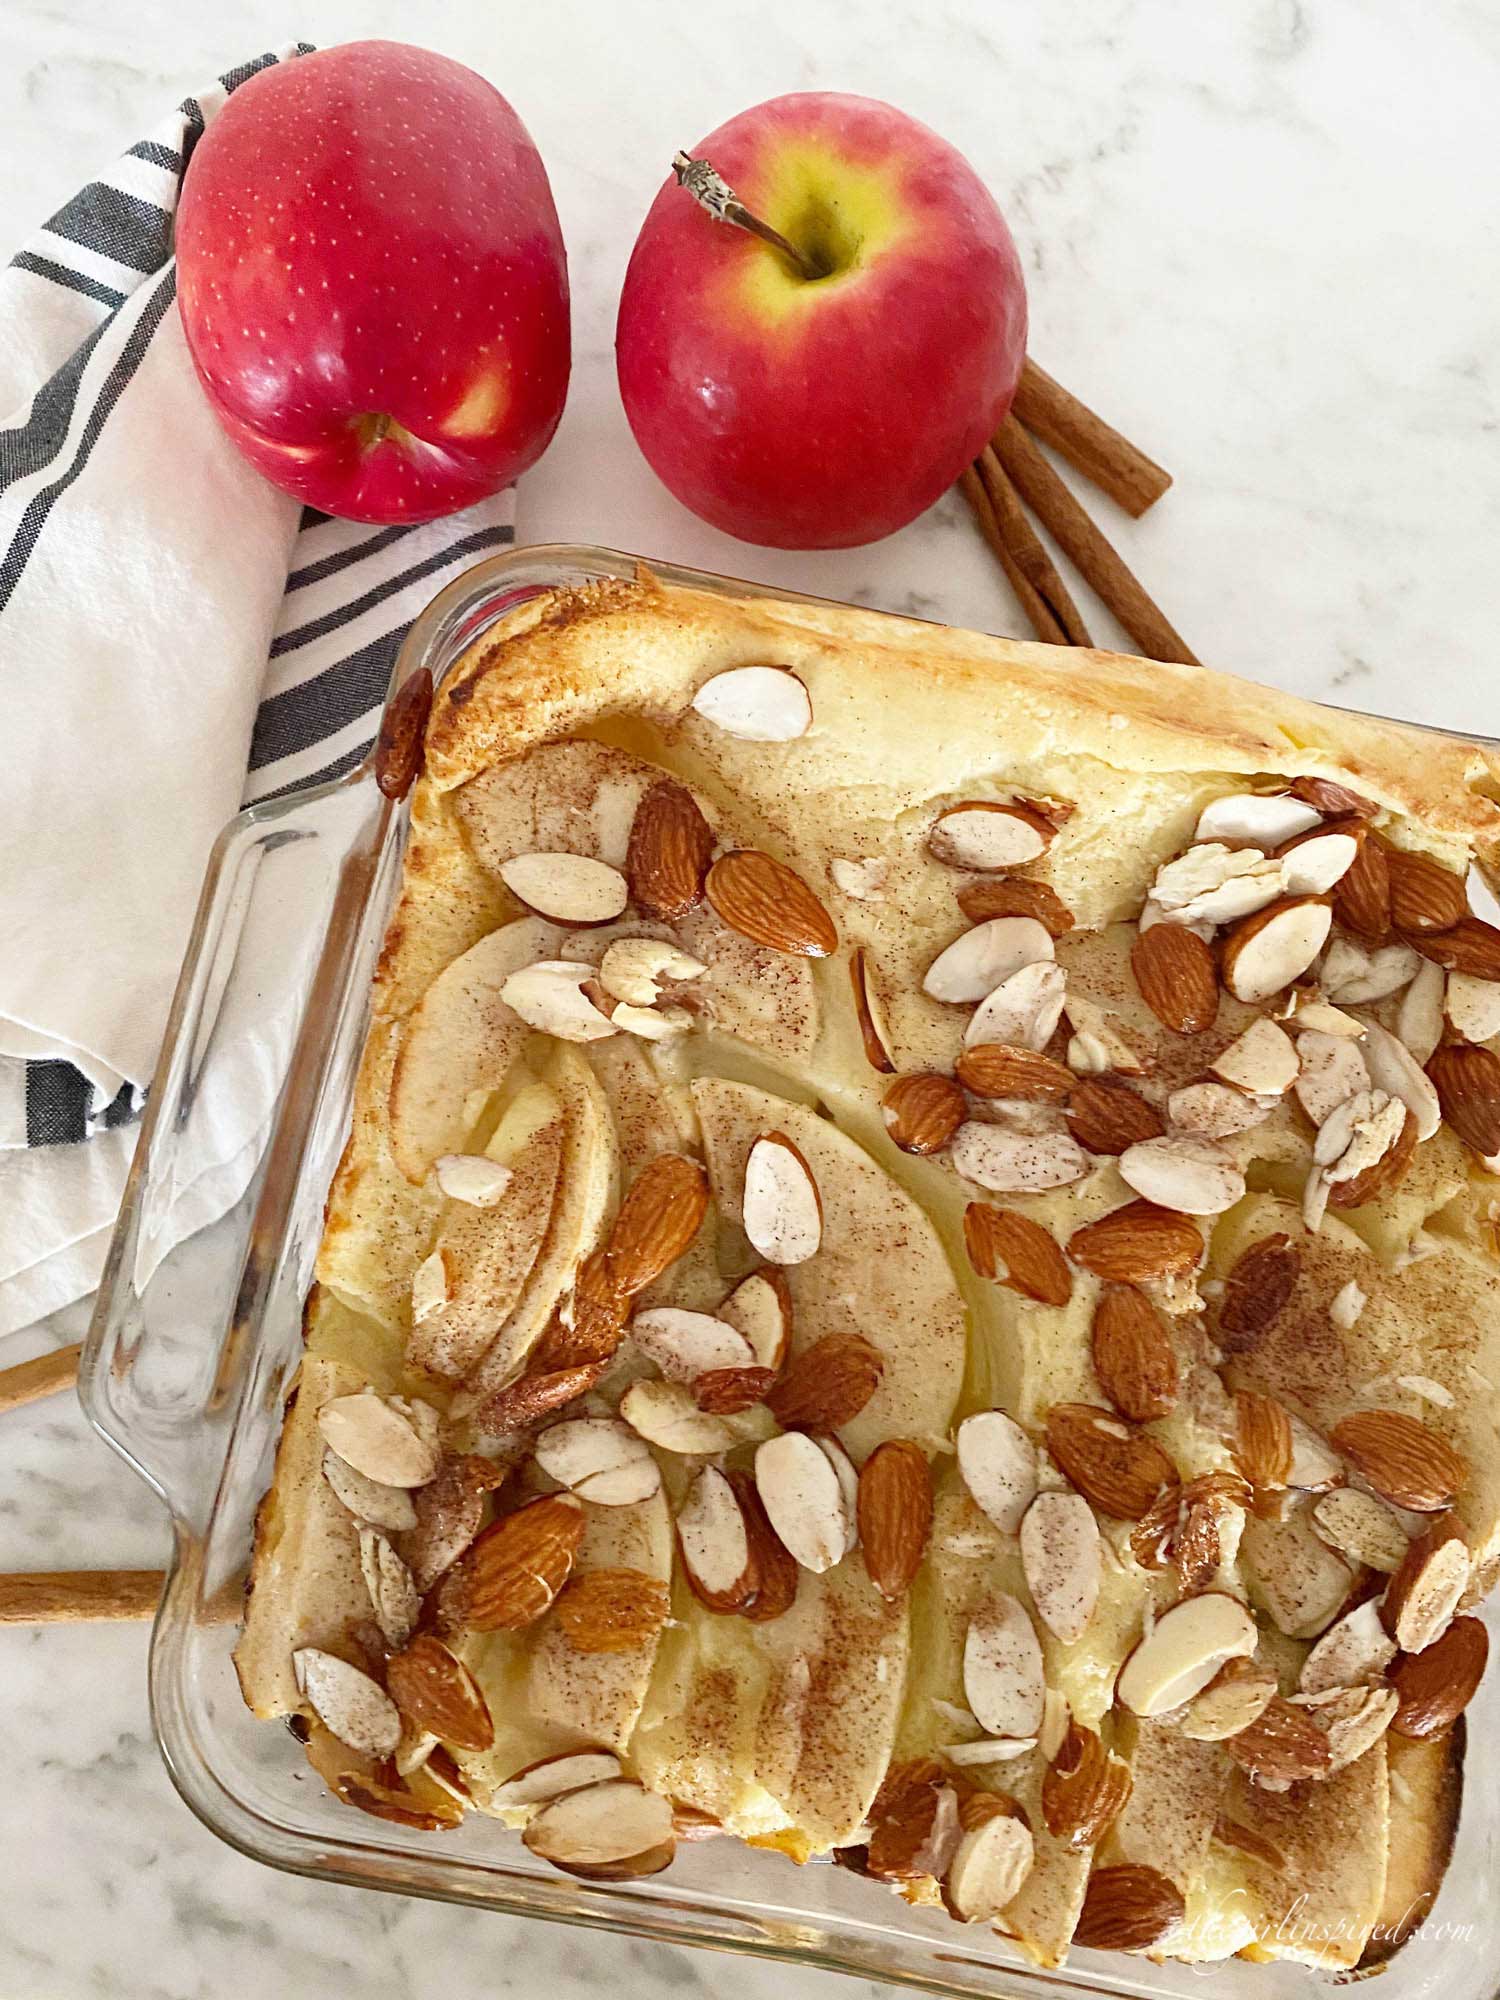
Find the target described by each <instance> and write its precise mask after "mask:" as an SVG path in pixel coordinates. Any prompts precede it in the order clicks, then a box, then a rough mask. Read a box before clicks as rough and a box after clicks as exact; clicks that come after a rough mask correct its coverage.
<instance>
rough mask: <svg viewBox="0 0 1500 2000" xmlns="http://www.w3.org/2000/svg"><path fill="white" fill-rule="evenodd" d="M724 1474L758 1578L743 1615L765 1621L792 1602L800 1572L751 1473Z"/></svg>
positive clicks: (761, 1622) (785, 1609)
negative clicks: (733, 1495) (732, 1489)
mask: <svg viewBox="0 0 1500 2000" xmlns="http://www.w3.org/2000/svg"><path fill="white" fill-rule="evenodd" d="M728 1477H729V1483H730V1485H731V1486H732V1487H733V1488H734V1493H735V1498H736V1499H737V1500H738V1501H739V1503H740V1512H741V1513H742V1514H743V1515H744V1517H745V1527H746V1529H747V1530H748V1532H749V1536H750V1552H751V1555H752V1557H753V1559H754V1562H755V1566H756V1570H757V1572H758V1574H759V1577H760V1582H759V1585H758V1586H757V1589H756V1592H755V1597H754V1599H753V1600H752V1602H751V1603H750V1604H748V1605H747V1606H746V1607H745V1614H744V1615H745V1616H746V1618H748V1619H749V1620H750V1622H751V1623H752V1624H754V1625H761V1624H767V1623H769V1622H770V1621H772V1620H774V1619H777V1618H780V1617H782V1616H783V1614H784V1613H786V1612H787V1611H789V1610H790V1609H791V1608H792V1606H793V1605H794V1604H795V1603H796V1601H797V1590H798V1583H799V1580H800V1578H801V1575H802V1571H801V1568H800V1566H799V1564H798V1562H797V1558H796V1557H795V1556H794V1555H793V1554H792V1553H791V1551H790V1550H789V1549H788V1548H787V1547H786V1545H785V1543H784V1542H783V1541H782V1540H781V1538H780V1536H779V1535H778V1534H777V1533H776V1530H775V1529H774V1528H773V1527H772V1526H771V1517H770V1516H769V1515H768V1514H767V1512H766V1510H765V1507H764V1505H763V1504H762V1501H761V1497H760V1492H759V1489H758V1488H757V1486H756V1484H755V1476H754V1474H753V1472H748V1471H741V1470H736V1471H732V1472H731V1473H730V1474H729V1475H728Z"/></svg>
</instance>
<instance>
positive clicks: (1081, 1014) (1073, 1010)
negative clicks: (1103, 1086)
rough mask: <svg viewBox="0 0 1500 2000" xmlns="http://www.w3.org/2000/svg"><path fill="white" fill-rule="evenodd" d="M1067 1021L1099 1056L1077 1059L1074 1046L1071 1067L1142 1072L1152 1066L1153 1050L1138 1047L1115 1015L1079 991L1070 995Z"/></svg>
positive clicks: (1126, 1073) (1078, 1036)
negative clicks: (1151, 1051)
mask: <svg viewBox="0 0 1500 2000" xmlns="http://www.w3.org/2000/svg"><path fill="white" fill-rule="evenodd" d="M1067 1008H1068V1022H1069V1025H1070V1026H1071V1027H1072V1028H1073V1030H1074V1040H1075V1041H1076V1040H1080V1039H1081V1040H1084V1041H1086V1042H1087V1043H1088V1044H1089V1046H1090V1049H1091V1051H1097V1060H1091V1061H1090V1062H1089V1063H1088V1064H1080V1063H1078V1062H1075V1061H1074V1059H1073V1054H1072V1051H1071V1049H1070V1050H1069V1054H1068V1067H1069V1069H1072V1070H1078V1069H1083V1070H1084V1071H1085V1072H1088V1073H1092V1072H1097V1071H1099V1070H1111V1069H1114V1070H1118V1071H1119V1072H1120V1074H1121V1075H1122V1076H1143V1075H1144V1074H1145V1073H1146V1071H1147V1070H1148V1069H1149V1068H1151V1066H1152V1063H1151V1058H1150V1052H1149V1050H1147V1049H1146V1048H1145V1047H1144V1044H1143V1046H1142V1047H1140V1048H1137V1047H1136V1046H1135V1045H1134V1044H1133V1043H1132V1042H1130V1041H1128V1040H1127V1039H1126V1037H1125V1036H1124V1035H1123V1034H1121V1033H1120V1030H1119V1024H1118V1022H1117V1020H1116V1018H1115V1017H1114V1016H1113V1015H1112V1014H1110V1013H1109V1012H1108V1011H1107V1010H1106V1009H1105V1008H1103V1007H1098V1006H1096V1005H1095V1004H1094V1003H1093V1001H1091V1000H1087V999H1085V998H1084V997H1083V995H1082V994H1079V993H1070V994H1069V995H1068V998H1067Z"/></svg>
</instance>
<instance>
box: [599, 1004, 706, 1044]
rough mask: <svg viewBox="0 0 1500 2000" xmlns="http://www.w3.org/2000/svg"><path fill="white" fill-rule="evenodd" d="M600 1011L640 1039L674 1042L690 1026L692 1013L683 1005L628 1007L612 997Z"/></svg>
mask: <svg viewBox="0 0 1500 2000" xmlns="http://www.w3.org/2000/svg"><path fill="white" fill-rule="evenodd" d="M591 997H592V996H591ZM600 1011H601V1012H607V1013H608V1015H609V1018H610V1020H611V1021H612V1022H613V1024H614V1026H615V1027H617V1028H619V1029H621V1030H623V1032H624V1033H625V1034H627V1035H639V1037H640V1038H641V1040H642V1041H643V1042H670V1041H674V1040H675V1039H676V1037H677V1036H678V1035H685V1034H687V1033H688V1031H689V1030H690V1029H691V1028H692V1026H693V1016H692V1015H691V1014H690V1013H689V1012H688V1010H687V1009H686V1008H685V1007H632V1006H630V1005H628V1004H627V1003H626V1002H625V1001H624V1000H616V1001H614V1002H613V1003H612V1004H611V1005H610V1006H609V1007H608V1008H607V1009H605V1008H602V1007H601V1009H600Z"/></svg>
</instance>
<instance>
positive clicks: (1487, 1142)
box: [1427, 1042, 1500, 1159]
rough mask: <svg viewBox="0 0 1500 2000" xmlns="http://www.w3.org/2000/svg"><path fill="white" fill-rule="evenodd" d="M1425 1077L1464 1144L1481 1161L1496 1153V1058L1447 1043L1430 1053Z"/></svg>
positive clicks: (1499, 1080)
mask: <svg viewBox="0 0 1500 2000" xmlns="http://www.w3.org/2000/svg"><path fill="white" fill-rule="evenodd" d="M1427 1074H1428V1076H1429V1077H1430V1079H1431V1081H1432V1083H1433V1086H1434V1088H1435V1089H1436V1091H1437V1095H1438V1100H1439V1102H1440V1104H1441V1106H1442V1112H1443V1116H1444V1117H1445V1118H1446V1119H1447V1121H1448V1123H1449V1124H1450V1125H1451V1126H1452V1127H1453V1129H1454V1131H1455V1132H1456V1133H1457V1134H1458V1136H1459V1138H1460V1139H1462V1140H1463V1142H1464V1144H1465V1145H1466V1146H1472V1147H1473V1148H1474V1151H1475V1152H1476V1153H1478V1154H1480V1155H1481V1157H1482V1158H1484V1159H1490V1158H1492V1157H1493V1156H1494V1154H1496V1153H1500V1056H1497V1055H1496V1054H1495V1052H1494V1050H1493V1049H1487V1048H1481V1047H1479V1046H1478V1045H1477V1044H1475V1043H1472V1042H1450V1043H1448V1044H1447V1045H1446V1046H1445V1047H1443V1048H1440V1049H1438V1050H1436V1051H1435V1052H1434V1054H1433V1056H1432V1058H1431V1060H1430V1061H1429V1063H1428V1065H1427Z"/></svg>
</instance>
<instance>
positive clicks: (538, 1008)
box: [500, 958, 617, 1042]
mask: <svg viewBox="0 0 1500 2000" xmlns="http://www.w3.org/2000/svg"><path fill="white" fill-rule="evenodd" d="M593 977H594V968H593V966H591V965H586V964H585V963H584V962H583V961H582V960H581V959H569V958H553V959H541V960H539V961H538V962H537V963H536V964H535V965H528V966H525V967H523V968H522V970H521V971H520V972H513V973H512V974H511V975H510V977H509V979H507V980H506V982H505V984H504V985H503V986H502V987H501V988H500V998H501V999H502V1000H503V1001H504V1002H505V1005H506V1006H507V1007H509V1008H510V1010H511V1012H512V1013H514V1014H519V1015H520V1017H521V1019H522V1020H523V1021H524V1022H525V1023H526V1025H527V1027H528V1028H536V1029H537V1030H538V1031H539V1032H540V1033H542V1034H544V1035H552V1036H553V1037H555V1038H556V1039H557V1040H558V1041H562V1042H599V1041H603V1040H604V1038H605V1036H606V1035H613V1034H615V1033H616V1032H617V1030H616V1028H615V1025H614V1023H613V1021H611V1020H610V1018H609V1016H608V1015H607V1014H601V1013H600V1011H599V1009H598V1008H597V1007H596V1006H595V1005H594V1003H593V1001H592V1000H591V999H590V998H589V997H588V995H587V994H586V993H585V992H584V990H583V989H584V983H585V981H592V979H593Z"/></svg>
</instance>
